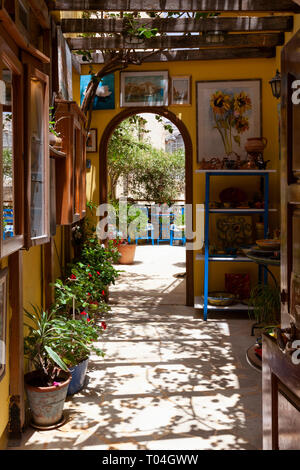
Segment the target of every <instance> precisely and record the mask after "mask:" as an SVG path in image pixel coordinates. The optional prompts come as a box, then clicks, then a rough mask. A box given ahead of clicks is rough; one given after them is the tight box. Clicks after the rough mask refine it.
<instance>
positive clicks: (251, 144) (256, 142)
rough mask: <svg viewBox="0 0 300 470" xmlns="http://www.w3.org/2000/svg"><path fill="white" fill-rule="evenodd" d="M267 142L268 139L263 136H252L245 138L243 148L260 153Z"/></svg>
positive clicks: (249, 151)
mask: <svg viewBox="0 0 300 470" xmlns="http://www.w3.org/2000/svg"><path fill="white" fill-rule="evenodd" d="M267 144H268V140H267V139H266V138H265V137H252V138H251V139H247V142H246V144H245V150H246V152H248V153H262V152H263V151H264V150H265V148H266V146H267Z"/></svg>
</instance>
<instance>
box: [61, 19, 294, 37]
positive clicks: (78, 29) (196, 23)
mask: <svg viewBox="0 0 300 470" xmlns="http://www.w3.org/2000/svg"><path fill="white" fill-rule="evenodd" d="M293 24H294V19H293V17H292V16H266V17H263V16H262V17H255V16H238V17H233V18H231V17H224V18H222V17H218V18H206V19H200V20H194V19H190V18H179V19H173V18H156V19H153V20H152V19H147V18H146V19H144V18H143V19H141V18H140V19H137V20H136V25H137V27H139V26H143V25H146V26H147V27H148V28H157V29H158V30H159V32H165V33H184V32H185V33H192V32H206V31H216V30H217V31H232V32H255V31H257V32H258V31H283V32H284V31H286V32H287V31H292V30H293ZM61 27H62V32H63V33H81V34H83V33H122V32H124V29H125V28H126V21H125V20H122V19H115V18H110V19H75V18H74V19H64V20H62V21H61Z"/></svg>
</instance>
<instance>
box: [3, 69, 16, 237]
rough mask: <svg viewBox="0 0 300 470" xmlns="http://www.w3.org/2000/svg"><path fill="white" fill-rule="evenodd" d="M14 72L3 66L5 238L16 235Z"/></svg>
mask: <svg viewBox="0 0 300 470" xmlns="http://www.w3.org/2000/svg"><path fill="white" fill-rule="evenodd" d="M12 79H13V74H12V72H11V71H10V70H9V69H8V68H5V67H4V68H2V84H3V100H1V101H3V102H2V103H1V104H3V114H2V127H3V132H2V159H3V178H2V189H3V239H4V240H7V239H9V238H11V237H14V235H15V223H14V149H13V140H14V139H13V112H14V110H13V88H12Z"/></svg>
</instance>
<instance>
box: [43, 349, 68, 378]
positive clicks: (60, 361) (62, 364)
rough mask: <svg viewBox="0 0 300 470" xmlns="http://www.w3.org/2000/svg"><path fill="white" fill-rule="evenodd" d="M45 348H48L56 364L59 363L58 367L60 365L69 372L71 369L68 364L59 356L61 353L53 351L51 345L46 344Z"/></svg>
mask: <svg viewBox="0 0 300 470" xmlns="http://www.w3.org/2000/svg"><path fill="white" fill-rule="evenodd" d="M45 349H46V351H47V353H48V355H49V357H50V358H51V359H52V361H54V362H55V364H57V365H58V367H60V368H61V369H62V370H64V371H65V372H69V369H68V368H67V366H66V364H65V363H64V362H63V361H62V359H61V358H60V357H59V355H58V354H56V352H55V351H53V349H52V348H50V347H49V346H45Z"/></svg>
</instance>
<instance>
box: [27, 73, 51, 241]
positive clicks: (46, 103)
mask: <svg viewBox="0 0 300 470" xmlns="http://www.w3.org/2000/svg"><path fill="white" fill-rule="evenodd" d="M26 72H27V74H26V75H27V77H26V78H27V79H26V112H25V126H26V127H25V129H26V130H25V148H26V155H25V188H26V191H25V247H26V248H27V249H29V248H31V247H32V246H37V245H43V244H45V243H48V242H49V240H50V153H49V137H48V136H49V76H48V75H46V74H44V73H43V72H41V71H40V70H39V69H37V68H35V67H34V66H33V65H31V64H27V65H26ZM32 79H33V80H38V81H40V82H42V83H43V85H44V103H43V115H44V121H45V122H44V135H45V139H44V181H45V193H44V214H43V216H44V227H45V234H44V235H42V236H39V237H32V235H31V134H32V131H31V124H30V115H31V80H32Z"/></svg>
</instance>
